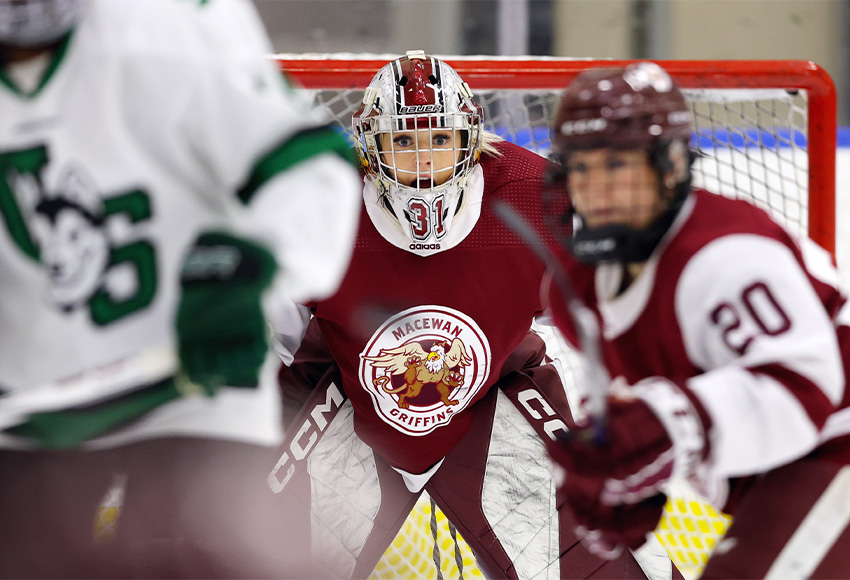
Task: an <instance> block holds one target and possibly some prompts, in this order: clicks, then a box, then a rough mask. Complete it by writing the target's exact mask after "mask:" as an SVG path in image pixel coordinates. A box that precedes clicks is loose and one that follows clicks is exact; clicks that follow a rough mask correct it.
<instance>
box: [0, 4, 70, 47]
mask: <svg viewBox="0 0 850 580" xmlns="http://www.w3.org/2000/svg"><path fill="white" fill-rule="evenodd" d="M86 3H87V0H0V45H7V46H13V47H16V48H39V47H43V46H48V45H50V44H52V43H54V42H56V41H57V40H59V39H60V38H62V37H63V36H64V35H66V34H67V33H68V32H70V31H71V29H72V28H73V27H74V25H75V24H76V23H77V22H78V21H79V19H80V17H81V16H82V13H83V11H84V10H85V7H86Z"/></svg>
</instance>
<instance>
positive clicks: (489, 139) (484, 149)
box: [481, 131, 504, 157]
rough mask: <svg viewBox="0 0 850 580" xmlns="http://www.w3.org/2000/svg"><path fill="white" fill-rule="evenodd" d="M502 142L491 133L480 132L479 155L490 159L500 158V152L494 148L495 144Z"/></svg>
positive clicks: (501, 139)
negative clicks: (487, 156)
mask: <svg viewBox="0 0 850 580" xmlns="http://www.w3.org/2000/svg"><path fill="white" fill-rule="evenodd" d="M502 141H504V139H503V138H501V137H499V136H498V135H496V134H495V133H491V132H490V131H482V132H481V153H482V154H484V155H489V156H490V157H502V155H503V154H502V152H501V151H499V150H498V149H496V147H495V146H494V144H495V143H500V142H502Z"/></svg>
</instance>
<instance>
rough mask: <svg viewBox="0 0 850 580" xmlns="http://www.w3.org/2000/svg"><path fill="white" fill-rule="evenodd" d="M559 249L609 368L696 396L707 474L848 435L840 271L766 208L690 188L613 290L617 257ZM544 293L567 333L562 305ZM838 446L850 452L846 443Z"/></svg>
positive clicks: (749, 467)
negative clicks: (625, 281)
mask: <svg viewBox="0 0 850 580" xmlns="http://www.w3.org/2000/svg"><path fill="white" fill-rule="evenodd" d="M562 257H563V260H562V263H563V264H564V265H565V266H566V269H567V270H568V271H569V272H570V273H571V275H572V277H573V279H574V281H575V282H576V286H577V292H579V293H580V294H581V295H582V298H583V300H584V301H585V302H586V303H587V304H589V305H590V306H592V307H593V308H594V309H595V310H596V312H597V313H598V315H599V318H600V321H601V326H602V334H603V344H602V349H603V355H604V358H605V364H606V366H607V367H608V370H609V373H610V375H611V377H612V378H613V379H614V380H615V381H618V380H619V381H625V382H626V383H627V384H634V383H636V382H637V381H639V380H641V379H644V378H647V377H651V376H664V377H667V378H668V379H671V380H673V381H675V382H677V383H678V384H680V385H682V386H684V387H686V388H687V390H688V391H689V392H690V393H693V396H694V397H695V398H696V399H697V400H698V401H699V403H700V404H701V406H702V408H703V409H704V412H705V415H707V416H706V417H704V419H705V420H706V421H707V422H708V425H706V427H707V428H708V429H709V443H710V456H709V457H708V462H709V465H710V466H711V468H712V470H713V473H714V474H715V475H716V476H719V477H723V478H728V477H737V476H746V475H752V474H757V473H761V472H764V471H767V470H770V469H772V468H775V467H777V466H780V465H783V464H785V463H788V462H790V461H792V460H794V459H797V458H799V457H802V456H804V455H806V454H807V453H809V452H810V451H812V450H813V449H815V448H816V447H818V445H820V444H821V443H822V442H823V440H824V439H825V438H832V437H835V436H837V435H841V434H847V433H848V432H850V429H849V428H848V427H850V425H848V420H847V419H848V417H846V415H847V411H846V410H845V411H840V410H839V411H837V412H836V408H844V407H846V403H847V395H846V393H845V389H844V382H845V375H844V367H843V364H842V349H843V350H844V354H845V360H848V359H847V356H846V355H847V354H848V353H850V347H848V341H847V340H839V335H841V336H845V333H846V332H847V328H846V327H844V326H842V324H844V323H846V322H847V321H848V320H850V319H848V310H847V308H846V307H845V300H844V298H843V297H842V296H841V294H840V293H839V291H838V290H837V288H836V284H837V281H838V275H837V272H836V270H835V268H834V266H833V264H832V261H831V258H830V256H829V255H828V254H827V253H826V252H825V251H824V250H822V249H820V248H818V247H817V246H815V244H814V243H812V242H810V241H803V242H802V243H798V242H797V241H796V240H795V239H793V238H792V237H791V236H790V235H789V234H788V233H786V231H785V230H784V229H783V228H782V227H780V226H779V225H778V224H776V223H775V222H774V221H772V220H771V219H770V218H769V217H768V215H767V214H766V213H765V212H763V211H762V210H760V209H757V208H756V207H754V206H752V205H750V204H749V203H747V202H744V201H735V200H730V199H727V198H724V197H721V196H718V195H715V194H712V193H709V192H706V191H699V190H698V191H694V192H693V193H692V194H691V195H690V196H689V198H688V199H687V201H686V202H685V204H684V206H683V208H682V210H681V212H680V214H679V216H678V217H677V219H676V221H675V223H674V225H673V227H672V228H671V230H670V232H668V234H667V235H666V236H665V238H664V239H663V240H662V242H661V244H660V245H659V247H658V248H657V249H656V251H655V252H654V253H653V255H652V257H651V258H650V259H649V261H648V262H647V263H646V267H645V269H644V270H643V272H642V273H641V274H640V275H639V276H638V278H637V279H636V280H634V281H633V282H632V283H631V285H630V286H629V287H628V288H627V289H626V290H625V291H624V292H622V293H619V294H618V289H619V288H620V276H621V269H620V266H619V265H617V264H603V265H600V266H598V267H597V268H595V269H594V268H588V267H577V266H576V265H575V263H574V262H573V261H571V260H570V259H569V258H568V257H566V256H565V255H564V256H562ZM550 297H551V298H552V300H551V306H552V309H553V313H554V316H555V319H556V321H557V323H558V326H559V327H561V328H562V329H564V330H565V331H566V332H565V334H566V335H567V336H570V335H571V325H570V322H569V320H568V319H567V318H566V317H565V310H564V309H563V302H562V301H561V300H559V297H558V296H557V294H554V293H553V294H550ZM836 328H840V329H841V330H839V332H836ZM842 419H843V425H842V424H841V423H842ZM825 426H826V429H825ZM834 453H836V454H838V455H839V460H847V459H850V454H848V452H847V450H846V445H845V446H843V447H842V448H841V449H837V450H835V452H834ZM842 454H843V457H841V455H842Z"/></svg>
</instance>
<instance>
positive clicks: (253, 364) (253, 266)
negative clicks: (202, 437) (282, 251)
mask: <svg viewBox="0 0 850 580" xmlns="http://www.w3.org/2000/svg"><path fill="white" fill-rule="evenodd" d="M276 271H277V262H276V261H275V259H274V256H273V255H272V254H271V252H269V251H268V250H267V249H266V248H264V247H263V246H261V245H260V244H258V243H256V242H252V241H248V240H245V239H242V238H237V237H235V236H232V235H229V234H225V233H218V232H215V233H205V234H202V235H201V236H200V237H199V238H198V239H197V241H196V242H195V244H194V245H193V247H192V248H191V250H190V251H189V254H188V256H187V257H186V260H185V261H184V263H183V269H182V271H181V274H180V283H181V290H182V293H181V296H180V302H179V305H178V308H177V321H176V327H177V344H178V353H179V355H180V364H181V371H182V373H183V374H185V375H186V378H187V379H188V380H189V382H190V383H194V384H196V385H199V386H200V387H201V388H202V389H203V390H204V393H205V394H207V395H208V396H213V395H214V394H215V393H216V392H217V391H218V389H219V388H220V387H221V386H223V385H230V386H234V387H255V386H257V384H258V382H259V373H260V367H261V366H262V365H263V361H264V360H265V358H266V354H267V352H268V345H269V342H268V330H267V324H266V318H265V315H264V312H263V308H262V304H261V300H262V296H263V293H264V292H265V290H266V289H267V288H268V287H269V286H270V285H271V282H272V279H273V278H274V275H275V272H276Z"/></svg>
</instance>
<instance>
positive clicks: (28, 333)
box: [0, 0, 360, 442]
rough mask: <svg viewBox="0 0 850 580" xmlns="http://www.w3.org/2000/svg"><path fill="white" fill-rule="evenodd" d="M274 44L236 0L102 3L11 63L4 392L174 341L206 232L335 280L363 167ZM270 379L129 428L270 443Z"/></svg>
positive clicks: (4, 151)
mask: <svg viewBox="0 0 850 580" xmlns="http://www.w3.org/2000/svg"><path fill="white" fill-rule="evenodd" d="M269 51H270V44H269V43H268V39H267V37H266V35H265V31H264V30H263V29H262V25H261V22H260V20H259V18H258V16H257V14H256V11H255V10H254V9H253V7H252V6H251V5H250V3H248V2H245V1H243V0H216V1H214V2H202V1H180V0H145V1H144V2H135V1H133V0H91V2H90V3H89V4H88V6H87V11H86V13H85V15H84V16H83V18H82V19H81V21H80V23H79V24H78V26H76V27H75V29H74V31H73V32H72V33H71V35H70V36H69V37H68V38H67V39H65V40H64V41H63V42H62V44H61V45H60V47H59V49H58V50H57V52H56V54H55V55H53V57H52V60H51V61H50V62H47V63H43V64H42V65H41V68H40V69H39V68H38V66H39V63H37V62H36V63H35V65H33V66H35V69H33V67H32V66H30V67H29V68H27V66H22V67H17V66H16V67H10V68H7V69H6V70H3V71H2V72H0V389H2V390H4V391H15V390H18V389H22V388H26V387H28V386H29V385H32V384H34V383H39V382H41V381H51V380H56V379H61V378H64V377H68V376H72V375H77V374H78V373H81V372H84V371H86V370H87V369H92V368H97V367H101V366H102V365H107V364H110V363H113V362H114V361H116V360H121V359H124V358H125V357H130V356H134V355H136V354H138V353H142V352H146V351H149V350H150V351H155V350H157V349H163V350H164V351H173V346H174V336H173V334H174V323H173V319H174V310H175V307H176V301H177V298H178V291H179V268H180V264H181V262H182V260H183V257H184V256H185V254H186V252H187V250H188V246H189V245H190V243H191V242H192V241H193V240H194V239H195V238H196V237H197V236H198V233H199V231H201V230H202V229H214V228H215V229H224V230H227V231H231V232H233V231H236V232H237V233H238V234H239V235H248V236H252V237H254V238H258V239H261V240H262V241H263V242H265V243H266V244H267V245H268V246H269V247H270V248H272V250H273V251H274V252H275V254H276V256H277V259H278V262H279V263H280V265H281V266H282V267H281V271H282V274H281V278H280V280H279V282H278V283H279V286H278V287H279V288H281V289H282V292H285V293H288V294H289V295H291V296H292V298H293V299H295V300H309V299H315V298H321V297H324V296H326V295H327V294H329V293H330V292H332V291H333V290H334V289H335V285H336V284H337V283H338V281H339V279H340V278H341V276H342V274H343V273H344V269H345V266H346V264H347V258H348V256H349V254H350V241H351V240H352V239H353V236H354V232H355V228H356V222H357V220H356V216H357V213H358V211H359V210H358V207H359V203H360V201H359V191H360V186H359V182H358V179H357V173H356V171H354V170H353V169H352V168H351V167H350V166H349V165H348V164H347V163H345V162H344V161H343V160H342V159H341V158H340V157H339V156H338V155H337V154H336V153H335V152H334V151H335V150H343V151H345V150H346V149H347V145H346V142H345V140H344V139H342V138H341V137H340V136H339V135H337V134H336V133H335V132H334V131H332V130H331V129H329V128H326V127H325V125H324V124H325V123H326V122H327V121H326V120H325V119H324V118H322V117H317V116H316V114H315V113H314V112H312V111H311V110H310V109H308V108H307V107H306V106H305V105H304V104H303V103H301V102H300V100H299V99H298V98H296V97H295V95H294V94H293V91H292V90H291V89H290V88H289V87H288V86H287V85H286V83H285V81H284V79H283V78H282V76H281V74H280V71H279V70H277V67H276V66H275V65H274V64H273V63H272V62H271V61H269V59H268V58H267V55H268V53H269ZM346 153H347V152H346ZM266 374H267V375H268V377H267V378H268V379H269V380H267V381H265V383H264V386H263V387H262V388H260V389H256V390H250V389H240V390H236V389H224V390H223V391H222V393H221V396H220V397H216V398H215V399H202V398H200V397H195V398H189V399H181V400H179V401H175V402H173V403H171V404H168V405H164V406H162V407H160V408H159V409H158V410H156V411H154V412H153V413H150V414H149V415H148V416H147V417H145V418H144V419H143V420H141V421H138V422H136V423H134V424H133V425H132V426H131V427H128V428H127V429H125V430H124V431H123V432H122V434H121V437H123V438H124V439H128V438H129V439H132V438H138V437H150V436H159V435H162V434H171V435H177V434H196V435H208V436H216V437H224V438H235V439H243V440H248V441H266V442H269V441H275V440H277V439H278V438H279V436H280V428H279V426H278V415H279V405H278V404H277V403H276V392H275V384H274V380H273V376H274V372H273V371H272V372H270V373H266ZM89 402H90V401H87V400H85V397H82V400H81V401H77V404H78V405H81V406H83V407H85V406H86V404H87V403H89ZM0 404H2V403H0ZM116 437H117V435H116ZM0 438H2V436H0ZM4 441H5V440H4Z"/></svg>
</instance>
